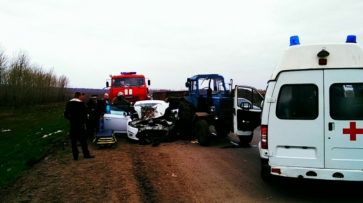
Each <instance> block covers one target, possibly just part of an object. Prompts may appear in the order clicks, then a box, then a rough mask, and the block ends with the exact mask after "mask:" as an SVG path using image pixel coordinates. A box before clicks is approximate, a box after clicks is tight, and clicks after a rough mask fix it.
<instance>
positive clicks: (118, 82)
mask: <svg viewBox="0 0 363 203" xmlns="http://www.w3.org/2000/svg"><path fill="white" fill-rule="evenodd" d="M144 85H145V83H144V78H115V79H113V80H112V86H113V87H125V86H129V87H132V86H138V87H140V86H144Z"/></svg>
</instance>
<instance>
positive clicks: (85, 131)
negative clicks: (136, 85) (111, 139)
mask: <svg viewBox="0 0 363 203" xmlns="http://www.w3.org/2000/svg"><path fill="white" fill-rule="evenodd" d="M85 97H86V95H85V94H84V93H81V92H75V93H74V96H73V99H71V100H70V101H68V103H67V105H66V108H65V110H64V117H65V118H66V119H67V120H69V122H70V130H69V134H70V137H71V143H72V154H73V159H74V160H78V156H79V151H78V147H77V143H78V142H79V143H80V145H81V148H82V152H83V157H84V158H95V156H94V155H91V154H90V152H89V150H88V145H87V138H90V139H93V138H94V134H95V133H96V132H98V131H99V130H100V121H101V117H102V116H103V115H104V114H105V113H106V112H107V105H109V104H110V101H109V95H108V93H105V94H104V96H103V98H102V100H100V99H97V95H92V96H91V98H90V99H89V100H88V101H87V103H84V99H85ZM111 104H113V105H119V104H130V102H129V101H128V100H126V99H125V98H124V95H123V93H122V92H119V93H118V94H117V96H116V97H115V98H114V99H113V100H112V102H111Z"/></svg>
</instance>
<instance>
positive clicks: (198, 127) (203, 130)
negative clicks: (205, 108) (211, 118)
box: [195, 119, 209, 146]
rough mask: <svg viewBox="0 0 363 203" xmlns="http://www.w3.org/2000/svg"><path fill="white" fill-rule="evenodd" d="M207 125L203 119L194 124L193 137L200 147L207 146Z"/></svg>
mask: <svg viewBox="0 0 363 203" xmlns="http://www.w3.org/2000/svg"><path fill="white" fill-rule="evenodd" d="M208 131H209V130H208V123H207V121H206V120H205V119H199V120H198V121H197V123H196V124H195V135H196V137H197V139H198V143H199V144H200V145H202V146H206V145H208V144H209V133H208Z"/></svg>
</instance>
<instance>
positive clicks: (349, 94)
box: [324, 69, 363, 170]
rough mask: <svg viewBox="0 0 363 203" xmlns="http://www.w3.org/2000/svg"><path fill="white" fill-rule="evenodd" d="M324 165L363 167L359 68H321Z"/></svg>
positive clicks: (362, 100) (362, 78)
mask: <svg viewBox="0 0 363 203" xmlns="http://www.w3.org/2000/svg"><path fill="white" fill-rule="evenodd" d="M324 98H325V100H326V101H325V111H324V112H325V124H324V129H325V167H326V168H335V169H338V168H339V169H359V170H362V169H363V69H335V70H324Z"/></svg>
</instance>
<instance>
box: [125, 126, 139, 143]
mask: <svg viewBox="0 0 363 203" xmlns="http://www.w3.org/2000/svg"><path fill="white" fill-rule="evenodd" d="M138 132H139V129H137V128H134V127H132V126H130V125H127V138H129V139H131V140H139V138H137V137H136V135H137V133H138Z"/></svg>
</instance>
